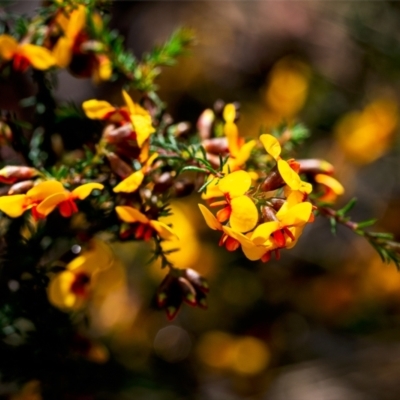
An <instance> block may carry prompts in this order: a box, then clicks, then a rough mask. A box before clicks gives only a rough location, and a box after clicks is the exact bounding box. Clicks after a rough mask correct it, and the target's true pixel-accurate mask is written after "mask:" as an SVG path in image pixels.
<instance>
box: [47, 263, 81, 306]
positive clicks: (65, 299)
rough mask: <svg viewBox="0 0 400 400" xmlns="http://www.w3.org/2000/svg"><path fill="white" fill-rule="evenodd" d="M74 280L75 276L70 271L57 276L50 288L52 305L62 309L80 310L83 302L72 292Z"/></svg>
mask: <svg viewBox="0 0 400 400" xmlns="http://www.w3.org/2000/svg"><path fill="white" fill-rule="evenodd" d="M74 279H75V274H74V273H72V272H71V271H68V270H67V271H63V272H61V273H59V274H58V275H56V276H55V277H54V278H53V279H52V280H51V282H50V284H49V288H48V294H49V300H50V303H52V304H53V305H54V306H55V307H58V308H61V309H79V308H80V307H81V306H82V305H83V302H82V299H79V298H78V297H77V296H76V295H75V294H74V293H72V292H71V285H72V283H73V282H74Z"/></svg>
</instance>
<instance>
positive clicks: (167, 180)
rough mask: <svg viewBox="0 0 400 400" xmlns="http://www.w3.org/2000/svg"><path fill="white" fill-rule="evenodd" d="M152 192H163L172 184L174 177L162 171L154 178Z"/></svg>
mask: <svg viewBox="0 0 400 400" xmlns="http://www.w3.org/2000/svg"><path fill="white" fill-rule="evenodd" d="M154 183H155V184H154V188H153V193H163V192H165V191H166V190H168V189H169V188H170V187H171V186H172V185H173V184H174V178H173V177H172V175H171V173H170V172H163V173H162V174H161V175H159V176H157V177H155V179H154Z"/></svg>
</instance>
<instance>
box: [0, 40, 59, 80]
mask: <svg viewBox="0 0 400 400" xmlns="http://www.w3.org/2000/svg"><path fill="white" fill-rule="evenodd" d="M0 56H1V58H2V59H3V60H6V61H9V60H13V68H14V69H15V70H16V71H20V72H25V71H26V70H27V69H28V68H29V67H30V66H32V67H33V68H36V69H39V70H47V69H49V68H51V67H53V66H54V65H55V62H56V60H55V59H54V57H53V55H52V54H51V51H50V50H48V49H46V48H44V47H42V46H37V45H35V44H31V43H18V42H17V41H16V40H15V39H14V38H13V37H12V36H10V35H6V34H4V35H0Z"/></svg>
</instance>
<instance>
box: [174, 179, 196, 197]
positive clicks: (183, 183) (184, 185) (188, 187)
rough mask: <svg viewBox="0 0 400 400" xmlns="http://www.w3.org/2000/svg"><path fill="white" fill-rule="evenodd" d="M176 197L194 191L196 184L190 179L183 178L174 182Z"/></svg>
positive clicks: (187, 194)
mask: <svg viewBox="0 0 400 400" xmlns="http://www.w3.org/2000/svg"><path fill="white" fill-rule="evenodd" d="M174 189H175V197H185V196H189V195H190V194H192V193H193V191H194V189H195V185H194V183H193V182H191V181H189V180H188V179H184V178H181V179H179V180H177V181H175V183H174Z"/></svg>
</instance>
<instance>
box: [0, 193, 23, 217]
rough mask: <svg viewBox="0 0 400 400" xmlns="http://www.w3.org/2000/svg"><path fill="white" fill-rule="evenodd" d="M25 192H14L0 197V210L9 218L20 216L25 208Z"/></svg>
mask: <svg viewBox="0 0 400 400" xmlns="http://www.w3.org/2000/svg"><path fill="white" fill-rule="evenodd" d="M27 200H28V198H27V196H26V195H25V194H14V195H11V196H2V197H0V211H3V213H4V214H7V215H8V216H9V217H11V218H17V217H20V216H21V215H22V214H23V213H24V211H25V210H26V209H27V208H26V207H24V206H25V205H26V203H27Z"/></svg>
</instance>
